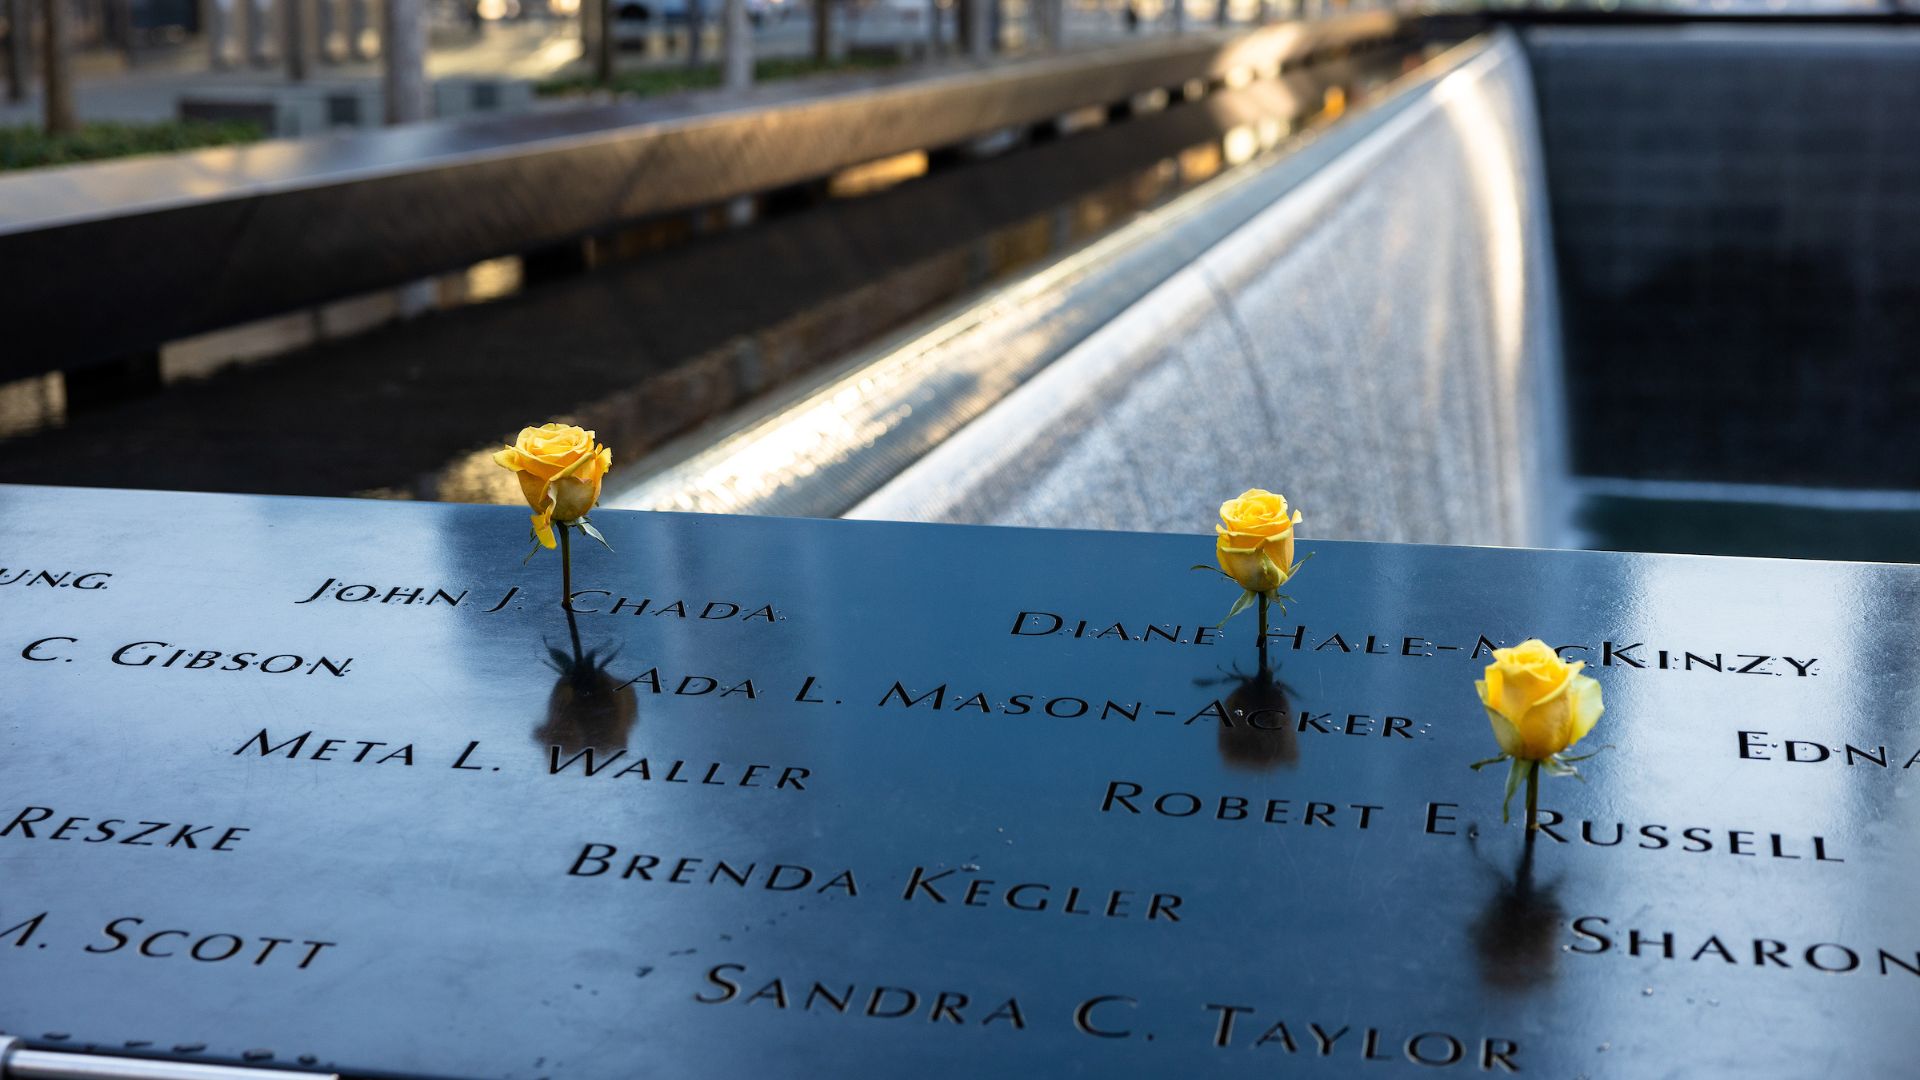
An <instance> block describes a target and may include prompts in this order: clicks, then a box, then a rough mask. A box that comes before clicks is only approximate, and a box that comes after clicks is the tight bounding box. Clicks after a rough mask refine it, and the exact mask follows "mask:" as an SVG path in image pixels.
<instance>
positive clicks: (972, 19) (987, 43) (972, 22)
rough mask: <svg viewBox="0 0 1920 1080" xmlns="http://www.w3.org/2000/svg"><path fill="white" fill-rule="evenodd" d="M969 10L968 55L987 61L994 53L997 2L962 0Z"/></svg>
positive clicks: (991, 0)
mask: <svg viewBox="0 0 1920 1080" xmlns="http://www.w3.org/2000/svg"><path fill="white" fill-rule="evenodd" d="M960 2H961V4H963V5H965V6H966V8H967V9H968V12H967V13H968V16H969V17H968V20H967V53H968V54H969V55H971V56H974V57H977V58H979V59H982V60H984V59H986V58H987V57H988V56H989V55H991V54H992V52H993V38H994V33H993V32H994V30H995V26H994V22H995V19H994V8H995V4H996V0H960Z"/></svg>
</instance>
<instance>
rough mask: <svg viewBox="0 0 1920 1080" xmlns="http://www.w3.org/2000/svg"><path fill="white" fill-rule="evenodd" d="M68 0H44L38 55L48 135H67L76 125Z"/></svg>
mask: <svg viewBox="0 0 1920 1080" xmlns="http://www.w3.org/2000/svg"><path fill="white" fill-rule="evenodd" d="M68 14H69V13H68V11H67V0H46V7H45V19H46V26H45V33H44V35H43V36H44V38H45V40H44V41H43V42H42V44H43V45H44V46H45V52H44V54H43V55H42V56H41V59H40V69H41V74H42V75H43V76H44V78H45V80H46V101H45V103H44V104H45V105H46V123H47V134H49V135H70V134H72V133H73V132H74V131H75V130H77V129H78V128H79V126H80V125H79V123H78V122H77V121H76V120H75V118H74V114H73V70H72V68H71V67H70V66H69V57H68V55H67V54H68V51H69V50H68V48H67V39H68V37H69V35H70V34H71V32H72V31H71V29H70V28H69V25H68V22H67V19H68Z"/></svg>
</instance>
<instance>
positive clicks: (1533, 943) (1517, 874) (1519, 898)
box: [1469, 833, 1566, 991]
mask: <svg viewBox="0 0 1920 1080" xmlns="http://www.w3.org/2000/svg"><path fill="white" fill-rule="evenodd" d="M1469 837H1470V839H1469V842H1470V843H1471V842H1472V839H1471V837H1472V834H1469ZM1482 865H1486V864H1484V863H1483V864H1482ZM1488 869H1489V870H1490V871H1491V874H1492V877H1493V878H1494V880H1495V882H1496V884H1495V887H1494V891H1493V895H1492V896H1490V897H1488V898H1487V903H1486V906H1485V907H1484V908H1483V909H1482V910H1481V912H1480V918H1479V920H1478V921H1477V922H1475V923H1474V924H1473V928H1472V932H1473V948H1474V953H1475V954H1476V955H1477V956H1478V958H1479V961H1480V981H1481V982H1483V983H1485V984H1486V985H1487V986H1490V987H1492V988H1494V989H1496V990H1511V991H1520V990H1532V989H1535V988H1537V987H1540V986H1544V985H1546V984H1547V983H1550V982H1552V981H1553V979H1554V964H1555V962H1556V961H1557V960H1558V958H1559V955H1560V941H1561V927H1562V926H1563V925H1564V918H1565V916H1566V911H1565V909H1563V908H1562V907H1561V906H1560V900H1559V897H1558V895H1557V893H1558V887H1557V885H1555V884H1552V883H1549V884H1546V885H1540V884H1536V883H1535V882H1534V880H1533V834H1532V833H1528V834H1527V838H1526V842H1525V845H1524V846H1523V847H1522V848H1521V851H1520V861H1519V863H1518V864H1517V865H1516V866H1515V867H1514V871H1513V876H1512V877H1511V878H1509V877H1508V876H1507V875H1506V874H1504V873H1501V872H1500V871H1498V870H1494V869H1493V868H1492V867H1491V866H1489V867H1488Z"/></svg>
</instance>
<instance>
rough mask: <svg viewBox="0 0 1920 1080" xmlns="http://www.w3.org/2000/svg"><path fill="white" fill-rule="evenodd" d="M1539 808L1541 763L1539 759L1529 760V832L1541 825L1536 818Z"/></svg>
mask: <svg viewBox="0 0 1920 1080" xmlns="http://www.w3.org/2000/svg"><path fill="white" fill-rule="evenodd" d="M1539 809H1540V763H1539V762H1537V761H1529V762H1527V831H1528V832H1532V831H1533V830H1534V829H1537V828H1539V827H1540V823H1539V822H1538V821H1536V820H1534V819H1535V818H1536V817H1537V816H1538V811H1539Z"/></svg>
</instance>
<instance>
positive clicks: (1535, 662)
mask: <svg viewBox="0 0 1920 1080" xmlns="http://www.w3.org/2000/svg"><path fill="white" fill-rule="evenodd" d="M1583 667H1586V664H1585V663H1583V662H1575V663H1571V664H1569V663H1567V662H1566V661H1565V660H1562V659H1560V656H1559V654H1557V653H1555V652H1554V651H1553V649H1552V648H1551V647H1550V646H1549V645H1547V643H1546V642H1544V641H1541V640H1540V639H1539V638H1534V639H1532V640H1530V641H1523V642H1521V643H1520V644H1519V645H1516V646H1514V647H1513V648H1511V649H1495V650H1493V663H1491V664H1488V665H1487V671H1486V678H1485V679H1483V680H1480V681H1477V682H1475V683H1474V684H1473V685H1474V689H1476V690H1478V691H1480V703H1481V704H1482V705H1485V706H1486V707H1487V718H1488V719H1489V720H1490V721H1492V723H1493V737H1494V738H1495V739H1498V740H1499V742H1500V749H1501V750H1503V751H1505V752H1506V753H1507V754H1508V755H1509V756H1511V757H1514V758H1519V759H1521V760H1523V761H1544V760H1546V759H1547V758H1550V757H1552V756H1553V755H1555V754H1558V753H1560V752H1561V751H1562V750H1565V749H1566V748H1568V747H1570V746H1572V745H1573V744H1574V743H1577V742H1579V741H1580V740H1581V739H1583V738H1585V737H1586V734H1587V732H1589V731H1592V730H1593V725H1594V724H1595V723H1598V722H1599V720H1600V714H1601V713H1603V712H1605V711H1606V706H1605V705H1604V704H1602V703H1601V701H1600V684H1599V683H1598V682H1596V681H1595V680H1593V679H1592V678H1589V677H1588V676H1585V675H1582V674H1580V669H1581V668H1583Z"/></svg>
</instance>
